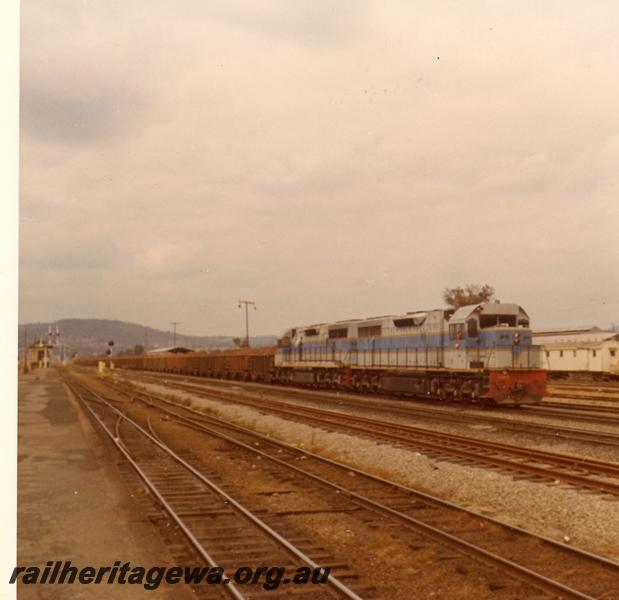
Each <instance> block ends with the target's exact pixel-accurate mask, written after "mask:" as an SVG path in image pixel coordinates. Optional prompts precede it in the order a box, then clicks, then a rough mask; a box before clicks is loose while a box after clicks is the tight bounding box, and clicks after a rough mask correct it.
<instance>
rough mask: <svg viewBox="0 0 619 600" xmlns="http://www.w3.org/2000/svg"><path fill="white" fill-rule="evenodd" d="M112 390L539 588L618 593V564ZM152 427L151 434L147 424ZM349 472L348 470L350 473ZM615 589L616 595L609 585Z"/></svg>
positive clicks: (155, 398)
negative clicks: (353, 475) (353, 476)
mask: <svg viewBox="0 0 619 600" xmlns="http://www.w3.org/2000/svg"><path fill="white" fill-rule="evenodd" d="M115 389H116V391H118V392H120V393H122V394H125V395H127V397H128V398H130V399H131V400H132V401H133V402H135V401H140V402H142V403H144V404H146V405H147V406H149V407H151V408H153V409H156V410H157V411H158V412H161V411H163V412H165V415H166V417H165V418H166V419H167V420H169V419H173V420H174V421H175V422H177V423H180V424H182V425H184V426H186V427H188V428H191V429H193V430H197V431H200V432H202V433H204V434H206V435H209V436H216V437H219V438H220V439H222V440H225V441H226V442H227V443H228V444H230V445H232V446H234V447H235V449H236V451H237V452H240V453H241V454H243V453H244V454H250V455H252V456H253V457H254V460H255V459H256V457H259V458H258V460H260V459H264V460H265V461H269V462H270V463H272V464H274V465H276V467H277V468H279V469H280V470H282V471H283V475H282V476H283V477H290V472H292V473H293V476H295V477H297V476H301V477H303V478H304V479H305V480H308V481H309V482H310V483H311V484H313V485H314V486H318V487H320V488H322V489H323V490H327V491H329V492H330V493H332V494H335V496H334V497H336V498H337V499H338V501H340V500H341V499H342V497H345V498H347V499H349V500H350V502H352V503H355V504H357V505H358V506H359V507H361V508H363V509H365V510H369V511H371V512H373V513H376V514H378V515H380V516H381V517H382V518H383V519H389V520H393V521H395V522H397V523H398V525H399V526H400V527H402V526H404V527H407V528H412V529H413V530H415V531H418V532H421V533H422V534H423V535H424V536H427V537H430V538H432V539H434V540H436V541H438V542H439V543H441V544H443V545H445V546H448V547H450V548H453V549H455V550H457V551H458V552H460V553H462V554H463V555H465V556H473V557H475V559H476V560H478V561H482V562H484V563H486V564H491V565H493V566H495V567H499V568H500V569H501V570H502V571H503V572H506V573H508V574H509V575H510V576H511V577H516V578H517V579H519V580H522V581H526V582H527V583H528V584H531V585H533V586H535V587H536V588H538V589H540V590H542V589H543V590H544V591H546V592H548V593H551V594H553V595H558V596H559V597H562V598H602V597H603V598H607V599H609V600H610V599H611V598H619V564H618V563H615V562H613V561H610V560H608V559H605V558H603V557H599V556H596V555H593V554H591V553H587V552H584V551H581V550H578V549H576V548H573V547H571V546H567V545H565V544H562V543H560V542H556V541H554V540H551V539H549V538H545V537H542V536H536V535H533V534H530V533H529V532H527V531H525V530H522V529H520V528H518V527H514V526H511V525H508V524H505V523H502V522H500V521H498V520H496V519H492V518H490V517H486V516H483V515H481V514H478V513H475V512H473V511H470V510H468V509H464V508H461V507H458V506H456V505H454V504H451V503H449V502H446V501H444V500H441V499H438V498H435V497H432V496H430V495H428V494H424V493H421V492H419V491H416V490H413V489H411V488H408V487H405V486H402V485H399V484H396V483H393V482H390V481H387V480H385V479H382V478H380V477H376V476H374V475H371V474H369V473H365V472H363V471H361V470H359V469H355V468H351V467H350V466H348V465H344V464H341V463H339V462H337V461H334V460H331V459H328V458H325V457H322V456H320V455H317V454H315V453H312V452H309V451H305V450H302V449H299V448H296V447H292V446H290V445H288V444H285V443H283V442H280V441H277V440H273V439H271V438H268V437H266V436H264V435H262V434H259V433H257V432H254V431H251V430H248V429H247V428H244V427H240V426H238V425H234V424H231V423H229V422H226V421H223V420H221V419H218V418H215V417H212V416H207V415H204V414H203V413H199V412H197V411H195V410H193V409H190V408H188V407H181V406H179V405H178V404H176V403H174V402H172V401H170V400H168V399H166V398H163V397H161V396H159V395H156V394H151V393H146V392H137V393H136V391H135V390H133V389H129V390H127V389H123V388H122V387H118V386H115ZM149 423H150V421H149ZM151 433H152V434H153V435H155V436H157V434H156V432H155V431H154V428H152V427H151ZM157 437H158V436H157ZM351 473H354V474H355V478H354V479H351V477H350V475H351ZM615 589H616V590H617V592H616V593H615V592H613V591H612V590H615ZM527 597H530V596H529V595H528V594H527Z"/></svg>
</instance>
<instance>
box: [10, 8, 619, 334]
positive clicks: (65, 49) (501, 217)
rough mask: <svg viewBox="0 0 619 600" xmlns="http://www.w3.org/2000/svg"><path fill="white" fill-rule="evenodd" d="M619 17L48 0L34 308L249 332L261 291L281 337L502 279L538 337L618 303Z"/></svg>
mask: <svg viewBox="0 0 619 600" xmlns="http://www.w3.org/2000/svg"><path fill="white" fill-rule="evenodd" d="M616 16H617V15H616V5H615V4H610V3H608V4H607V3H603V2H602V3H598V4H596V6H595V7H593V8H591V10H588V11H587V12H586V14H584V13H583V11H582V10H580V9H579V8H578V7H577V6H576V5H575V4H574V5H572V4H567V5H566V4H562V5H561V8H560V11H559V9H558V8H557V7H556V6H554V5H545V6H544V7H542V8H540V7H539V5H537V4H535V5H534V4H533V3H524V4H519V5H518V8H513V7H511V6H504V5H498V4H497V5H493V6H492V7H489V6H488V5H487V3H472V4H468V5H467V6H466V8H464V7H458V6H456V5H453V4H449V10H446V8H445V5H444V4H441V3H439V4H436V5H428V4H427V3H426V4H421V3H409V2H397V1H395V2H392V3H389V4H382V5H381V4H377V3H373V2H361V3H357V2H338V3H324V2H310V1H309V0H308V1H302V2H295V3H290V2H283V0H269V1H267V2H263V3H259V4H248V3H246V2H240V0H239V1H238V2H237V1H236V0H235V1H233V2H219V1H215V2H209V3H204V2H197V1H195V2H187V3H184V4H182V5H178V6H173V5H171V4H169V3H167V2H148V3H147V2H134V3H129V4H127V3H123V2H119V1H118V0H107V1H103V0H92V1H90V2H78V1H76V0H75V1H74V0H59V1H58V2H57V3H56V2H55V3H54V5H53V6H52V5H50V4H49V3H47V2H42V1H34V0H29V2H26V3H24V8H23V11H22V19H23V26H22V30H23V31H22V40H23V41H22V45H23V48H22V145H21V183H20V185H21V216H22V221H21V238H22V239H21V248H22V270H21V306H22V318H23V319H29V320H49V319H52V318H54V315H56V316H65V317H68V316H92V317H101V318H105V317H118V318H126V319H133V320H139V321H143V322H145V323H147V324H150V325H159V326H165V324H166V323H167V322H168V321H169V320H171V319H179V320H182V321H183V323H184V327H185V325H186V327H187V331H194V332H196V333H209V332H217V333H236V332H238V330H237V327H240V326H241V323H240V321H239V315H238V314H237V313H238V312H239V311H238V310H237V309H236V304H235V302H236V300H238V298H239V297H244V296H247V297H250V298H254V299H255V300H256V301H257V302H258V305H259V311H258V313H257V314H256V319H255V326H256V331H257V332H260V333H273V332H277V331H279V330H280V329H283V328H285V327H286V326H287V325H289V324H290V323H297V324H298V323H303V322H305V321H318V320H331V319H340V318H342V319H343V318H347V317H350V316H351V315H364V314H380V313H389V312H397V311H402V310H413V309H415V308H418V307H422V308H428V307H432V306H437V305H440V302H441V299H440V294H441V290H442V289H443V287H445V286H447V285H457V284H463V283H467V282H479V283H486V282H487V283H490V284H492V285H494V286H495V287H496V288H497V291H498V294H499V297H500V298H502V299H510V300H513V301H517V302H521V303H523V304H524V305H525V306H526V308H527V309H528V310H529V312H530V313H531V315H532V317H533V319H534V321H535V322H538V323H540V324H543V323H549V322H551V321H553V320H555V321H556V319H557V316H556V315H557V314H560V313H559V312H558V311H559V310H560V309H561V307H566V306H587V307H589V306H590V304H588V300H587V299H588V298H589V296H590V295H591V293H592V291H595V292H596V296H595V297H596V298H597V297H600V298H611V297H616V296H617V294H619V290H618V289H617V281H616V278H612V277H611V276H609V273H612V272H613V270H614V269H615V268H616V263H617V259H618V258H619V249H618V248H617V245H616V242H615V238H616V230H617V225H618V220H619V218H618V214H617V210H616V206H615V205H616V198H617V192H618V191H619V177H618V176H617V150H618V148H619V141H618V140H619V122H618V121H617V117H616V106H617V104H619V84H618V83H617V80H616V77H615V72H616V44H615V39H614V37H613V35H611V34H612V31H613V27H612V26H611V23H613V22H616V18H615V17H616ZM578 282H583V283H582V284H580V283H578ZM596 306H597V309H596V310H597V311H598V312H597V317H596V319H597V320H599V321H600V322H601V323H605V322H610V321H612V320H616V317H615V315H616V309H617V306H615V305H611V304H609V303H607V304H606V305H601V304H600V305H596ZM579 310H580V312H579ZM590 312H591V311H590V310H589V308H586V309H575V310H574V311H573V312H569V311H568V312H565V313H561V314H562V315H563V316H562V317H561V319H562V320H563V321H564V322H565V323H566V324H577V323H579V322H582V320H585V319H586V321H590V320H591V319H590Z"/></svg>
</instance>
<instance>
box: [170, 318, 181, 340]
mask: <svg viewBox="0 0 619 600" xmlns="http://www.w3.org/2000/svg"><path fill="white" fill-rule="evenodd" d="M180 324H181V322H180V321H170V325H172V327H174V342H173V343H172V346H176V326H177V325H180Z"/></svg>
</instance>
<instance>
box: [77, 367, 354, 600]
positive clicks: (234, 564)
mask: <svg viewBox="0 0 619 600" xmlns="http://www.w3.org/2000/svg"><path fill="white" fill-rule="evenodd" d="M65 381H67V383H68V385H69V387H70V388H71V390H72V391H73V393H74V394H75V395H76V397H77V398H78V399H79V400H80V402H81V403H82V405H83V406H84V408H85V409H86V410H87V411H88V413H89V414H90V415H91V416H92V418H93V419H94V420H95V422H97V423H98V424H99V425H100V427H101V430H102V431H103V432H104V433H105V434H106V435H107V437H108V438H109V439H110V441H111V442H112V443H113V444H114V445H115V446H116V448H117V449H118V450H119V451H120V452H121V453H122V454H123V456H124V457H125V459H126V460H127V461H128V462H129V464H130V465H131V466H132V467H133V469H134V470H135V471H136V473H137V474H138V475H139V477H140V479H141V480H142V481H143V482H144V484H145V485H146V487H147V488H148V490H149V491H150V493H151V494H152V495H153V497H154V498H155V499H156V501H157V503H158V504H159V505H160V506H161V507H162V508H163V509H164V510H165V512H166V513H167V514H168V515H169V516H170V518H171V519H172V520H173V521H174V523H175V524H176V526H177V527H178V528H179V529H180V530H181V531H182V533H183V534H184V536H185V537H186V539H187V540H188V542H189V543H190V544H191V546H192V547H193V548H194V550H195V551H196V553H197V554H198V556H199V557H200V558H201V559H202V560H203V561H204V562H205V563H206V564H207V565H209V566H210V567H213V568H215V567H219V568H223V574H222V578H223V579H224V580H225V579H227V580H228V581H229V583H228V584H227V585H222V586H221V587H222V588H223V590H224V593H225V594H227V596H228V597H231V598H234V599H236V600H243V599H248V600H249V599H254V598H262V597H269V598H273V597H276V596H277V594H275V592H274V590H272V589H269V588H268V587H265V586H264V585H263V583H264V581H263V582H258V583H257V584H255V585H243V586H240V585H237V583H235V581H234V580H233V578H232V574H233V573H235V572H236V571H237V569H239V568H241V567H244V566H248V565H252V564H256V562H257V561H260V563H261V564H264V563H267V564H270V565H278V566H282V567H285V568H286V569H287V572H288V570H290V571H291V572H294V571H295V568H296V567H298V566H299V565H303V566H306V567H309V568H310V569H312V570H314V569H319V570H320V569H321V566H320V565H318V563H316V562H315V561H314V560H312V558H310V557H309V556H308V555H307V554H306V553H305V552H304V551H303V550H302V549H301V548H300V547H299V546H298V545H295V544H294V543H292V542H291V541H289V540H287V539H286V538H285V537H284V536H282V535H281V534H280V533H278V532H277V531H275V530H274V529H272V528H271V527H270V526H269V525H267V524H266V523H265V522H264V521H263V520H262V519H260V518H259V517H258V516H257V515H256V514H254V513H252V512H251V511H250V510H248V509H247V508H246V507H244V506H243V505H242V504H240V503H239V502H237V501H236V500H235V499H234V498H233V497H231V496H230V495H229V494H228V493H226V492H225V491H224V489H222V487H221V486H220V485H218V484H217V483H216V482H215V481H214V480H213V479H211V478H209V477H208V476H207V475H205V474H204V473H203V472H201V471H199V470H198V469H196V468H195V467H194V466H192V465H191V464H190V463H189V462H188V461H187V460H186V459H184V458H182V457H181V456H180V455H179V454H178V453H176V452H174V451H173V450H172V449H170V448H169V447H168V446H166V445H165V444H163V443H162V442H161V441H160V439H159V438H158V437H157V436H156V434H155V433H154V432H153V431H151V432H149V431H147V430H146V429H144V428H143V427H142V426H141V425H139V424H138V423H137V422H136V421H135V420H133V419H131V418H130V417H129V416H128V415H127V414H126V413H125V412H123V411H121V410H119V409H118V408H117V407H116V406H114V405H113V404H112V403H111V402H109V401H108V400H106V399H105V398H104V397H102V396H101V395H99V394H97V393H96V392H94V391H93V390H92V389H89V388H88V387H87V386H85V385H84V384H83V383H79V382H76V381H75V380H74V379H73V380H67V379H66V378H65ZM93 405H94V406H93ZM305 545H308V546H311V545H312V542H311V541H310V540H306V541H305ZM340 568H341V567H340ZM315 588H317V589H312V590H310V591H309V592H308V589H307V588H306V586H298V587H295V586H294V585H290V586H286V587H285V592H284V595H285V597H286V598H288V597H296V596H297V595H301V594H303V597H304V598H309V599H312V600H314V599H315V600H323V599H327V598H329V599H332V598H340V599H348V600H361V599H362V596H360V595H358V594H357V593H356V592H355V591H353V590H352V589H351V588H350V587H349V586H347V585H346V584H344V583H343V582H342V581H341V580H340V579H339V578H338V577H336V576H334V575H331V576H330V577H329V578H328V579H327V582H326V583H325V584H324V585H320V586H318V585H316V586H315Z"/></svg>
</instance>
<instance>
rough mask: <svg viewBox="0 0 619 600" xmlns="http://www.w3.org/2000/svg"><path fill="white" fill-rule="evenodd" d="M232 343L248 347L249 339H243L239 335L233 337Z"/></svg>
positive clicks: (240, 346)
mask: <svg viewBox="0 0 619 600" xmlns="http://www.w3.org/2000/svg"><path fill="white" fill-rule="evenodd" d="M232 343H233V344H234V345H235V346H238V347H239V348H247V340H246V339H245V338H243V339H241V338H238V337H235V338H232Z"/></svg>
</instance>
